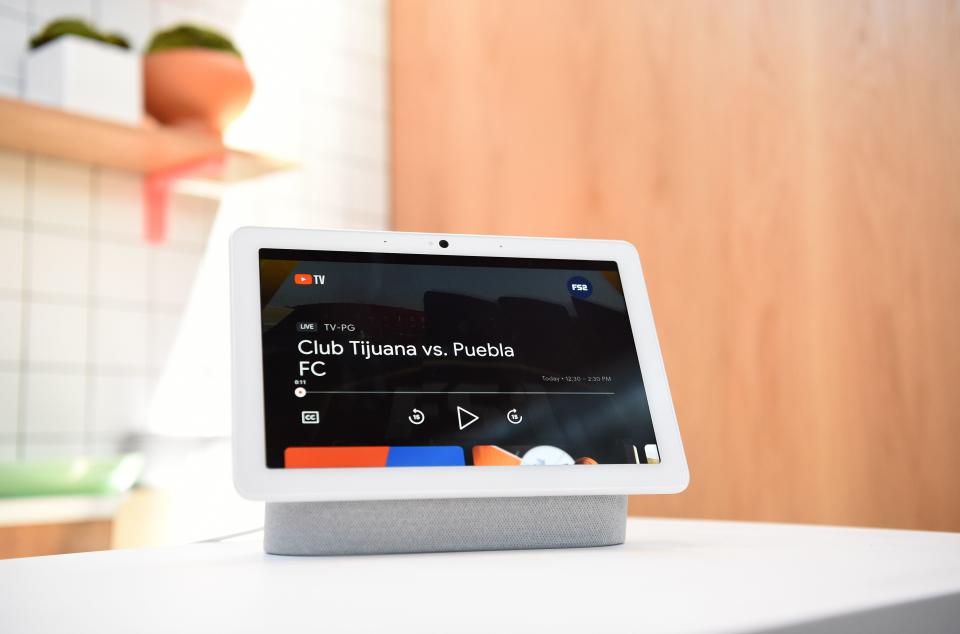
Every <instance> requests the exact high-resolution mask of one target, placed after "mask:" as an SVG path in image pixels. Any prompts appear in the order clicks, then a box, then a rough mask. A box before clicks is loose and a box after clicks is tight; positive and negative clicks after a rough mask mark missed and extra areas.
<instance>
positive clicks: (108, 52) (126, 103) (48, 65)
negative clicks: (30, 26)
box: [25, 35, 143, 125]
mask: <svg viewBox="0 0 960 634" xmlns="http://www.w3.org/2000/svg"><path fill="white" fill-rule="evenodd" d="M141 69H142V64H141V59H140V55H139V54H137V53H136V52H134V51H131V50H126V49H122V48H118V47H116V46H110V45H108V44H103V43H101V42H97V41H94V40H90V39H87V38H82V37H74V36H72V35H67V36H63V37H59V38H57V39H56V40H54V41H52V42H49V43H47V44H44V45H43V46H41V47H40V48H38V49H36V50H32V51H30V52H29V53H28V54H27V57H26V63H25V75H26V99H27V100H28V101H33V102H35V103H40V104H43V105H46V106H53V107H55V108H62V109H64V110H70V111H72V112H77V113H80V114H85V115H90V116H93V117H99V118H101V119H110V120H113V121H118V122H122V123H129V124H132V125H139V124H140V121H141V119H142V116H143V82H142V81H141V75H142V70H141Z"/></svg>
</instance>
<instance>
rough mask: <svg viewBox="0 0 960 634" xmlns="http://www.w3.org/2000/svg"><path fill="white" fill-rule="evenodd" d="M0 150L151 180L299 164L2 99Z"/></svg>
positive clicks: (230, 178)
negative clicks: (177, 174) (179, 173)
mask: <svg viewBox="0 0 960 634" xmlns="http://www.w3.org/2000/svg"><path fill="white" fill-rule="evenodd" d="M0 122H2V123H0V147H6V148H11V149H15V150H22V151H24V152H32V153H35V154H40V155H43V156H50V157H55V158H62V159H67V160H72V161H81V162H84V163H91V164H93V165H102V166H105V167H113V168H117V169H122V170H127V171H132V172H139V173H142V174H146V175H153V174H164V173H172V172H177V171H179V170H184V169H189V168H191V167H192V166H203V165H204V164H209V165H216V166H217V167H215V168H202V169H200V170H199V172H200V173H199V174H197V173H193V174H191V178H196V177H197V176H200V177H201V178H204V179H211V180H217V181H222V182H228V183H229V182H235V181H239V180H244V179H248V178H255V177H257V176H262V175H264V174H268V173H270V172H275V171H278V170H284V169H290V168H291V167H294V163H292V162H290V161H284V160H281V159H277V158H273V157H269V156H263V155H260V154H254V153H251V152H244V151H240V150H234V149H231V148H229V147H227V146H225V145H224V144H223V143H222V142H221V141H220V139H218V138H216V137H213V136H210V135H205V134H202V133H198V132H193V131H189V130H180V129H173V128H169V127H164V126H144V127H134V126H129V125H124V124H122V123H114V122H112V121H105V120H102V119H96V118H93V117H88V116H84V115H79V114H74V113H72V112H67V111H64V110H58V109H55V108H47V107H44V106H38V105H36V104H32V103H28V102H25V101H20V100H16V99H6V98H2V97H0Z"/></svg>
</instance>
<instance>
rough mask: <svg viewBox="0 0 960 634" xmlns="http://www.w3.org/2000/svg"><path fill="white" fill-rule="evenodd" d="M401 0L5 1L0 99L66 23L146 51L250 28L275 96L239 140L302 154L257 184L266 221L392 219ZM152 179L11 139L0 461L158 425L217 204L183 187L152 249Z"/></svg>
mask: <svg viewBox="0 0 960 634" xmlns="http://www.w3.org/2000/svg"><path fill="white" fill-rule="evenodd" d="M385 2H386V0H326V1H324V0H318V1H310V0H302V1H295V0H288V1H285V2H273V1H271V0H247V1H243V0H237V1H231V0H0V95H6V96H12V97H17V96H19V95H21V94H22V84H23V82H22V76H21V67H22V58H23V54H24V51H25V48H26V41H27V39H28V38H29V36H30V35H31V34H32V33H33V32H35V31H36V30H38V29H39V28H40V27H41V26H42V25H43V24H44V23H45V22H46V21H47V20H49V19H51V18H54V17H60V16H79V17H84V18H87V19H90V20H92V21H93V22H94V23H96V24H98V25H99V26H101V27H103V28H107V29H112V30H117V31H120V32H122V33H124V34H125V35H127V36H128V37H129V39H130V40H131V41H132V43H133V44H134V46H135V47H137V48H139V47H141V46H142V45H143V44H144V43H145V41H146V40H147V38H148V37H149V35H150V33H151V32H152V31H153V30H155V29H157V28H161V27H166V26H170V25H172V24H175V23H178V22H182V21H192V22H198V23H201V24H207V25H211V26H214V27H216V28H219V29H221V30H223V31H226V32H227V33H230V34H232V35H233V36H234V37H235V39H236V40H237V42H238V45H239V46H240V47H241V49H242V50H243V51H244V53H245V59H246V60H247V63H248V65H249V67H250V68H251V72H253V74H254V80H255V83H256V85H257V90H258V91H259V92H258V93H257V95H256V96H255V99H254V102H253V103H252V104H251V108H250V112H249V113H248V114H249V117H248V120H246V121H242V122H240V123H239V124H238V126H237V131H236V132H237V139H239V140H240V141H241V142H247V141H249V143H253V144H256V145H258V146H262V147H266V148H267V149H269V150H272V151H274V152H279V153H288V154H292V155H294V156H295V157H298V158H299V159H300V160H301V162H302V167H301V168H300V169H299V170H295V171H293V172H290V173H286V174H279V175H276V176H272V177H268V178H266V179H264V180H263V181H262V182H260V183H257V184H254V185H253V186H251V185H245V186H244V187H245V188H246V189H245V190H244V196H243V198H244V199H245V200H246V201H248V203H249V204H250V205H252V206H254V207H255V209H256V210H257V211H258V212H259V211H260V210H262V218H261V217H259V216H256V215H254V217H255V218H256V219H257V221H258V222H259V224H264V225H269V224H272V222H271V218H272V216H273V214H272V211H273V209H275V208H277V207H281V208H283V209H285V210H286V212H287V213H286V214H285V215H284V216H283V218H284V219H285V220H284V222H285V223H287V224H291V223H293V224H297V225H302V226H313V227H354V228H383V227H384V226H385V225H386V222H387V208H388V181H387V155H388V149H387V141H386V139H387V98H386V63H387V60H386V40H385V37H386V36H385V26H386V23H385V21H386V6H385ZM0 125H3V122H2V121H0ZM228 138H230V137H228ZM140 186H141V180H140V177H139V176H137V175H135V174H129V173H125V172H121V171H116V170H109V169H104V168H98V167H94V166H90V165H86V164H81V163H72V162H67V161H62V160H58V159H50V158H45V157H40V156H33V155H28V154H23V153H18V152H12V151H7V150H3V149H0V461H3V460H10V459H24V458H42V457H54V456H63V455H75V454H79V453H107V452H112V451H115V450H116V448H117V447H118V446H119V445H120V443H121V442H122V440H123V439H124V438H125V437H126V436H127V435H128V434H130V433H135V432H138V431H141V430H143V429H144V425H145V420H146V416H147V415H146V410H147V406H148V403H149V402H150V398H151V395H152V393H153V390H154V387H155V386H156V384H157V381H158V379H159V378H160V377H161V375H162V374H163V371H164V367H165V362H166V361H167V359H168V355H169V353H170V350H171V347H172V345H173V342H174V340H175V338H176V333H177V331H178V329H179V328H180V327H181V326H182V324H181V318H182V317H183V315H184V312H185V308H186V306H187V303H188V301H190V299H189V298H190V297H191V287H192V285H193V283H194V280H195V278H196V276H197V272H198V267H200V266H201V263H202V262H203V257H204V253H205V250H206V249H207V242H208V238H209V236H210V232H211V227H212V226H213V224H214V220H215V216H216V213H217V203H216V202H214V201H211V200H205V199H199V198H192V197H187V196H175V197H174V199H173V203H172V205H171V209H170V217H169V232H168V234H169V235H168V240H167V241H165V242H164V243H163V244H161V245H158V246H148V245H146V244H145V243H144V242H143V241H142V239H141V223H142V217H141V213H142V209H141V190H140ZM291 209H292V210H294V213H292V214H291V213H290V210H291ZM188 314H189V311H188Z"/></svg>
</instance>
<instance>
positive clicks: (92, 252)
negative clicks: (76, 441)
mask: <svg viewBox="0 0 960 634" xmlns="http://www.w3.org/2000/svg"><path fill="white" fill-rule="evenodd" d="M101 184H102V179H101V172H100V168H99V167H98V166H96V165H94V166H92V167H91V168H90V194H89V199H88V202H89V203H90V209H89V213H90V216H89V224H88V225H87V240H88V242H89V248H88V249H87V300H86V303H85V312H86V316H87V323H86V327H87V337H86V339H87V340H86V355H85V356H86V367H87V368H90V367H92V366H93V363H94V355H95V354H96V329H97V328H96V320H95V317H96V313H97V308H98V306H99V303H98V301H97V291H98V290H99V285H98V284H97V275H96V273H97V255H98V253H99V242H98V240H97V236H98V234H99V225H100V223H99V218H100V193H101V192H100V188H101ZM83 377H84V396H85V397H86V399H85V402H84V404H83V424H82V425H81V430H82V434H83V449H84V451H85V452H86V453H87V454H89V453H91V450H92V448H93V435H94V429H93V427H94V420H93V413H94V400H95V399H96V396H97V386H96V383H97V382H96V381H95V380H94V377H93V374H92V373H91V372H89V371H85V372H84V373H83Z"/></svg>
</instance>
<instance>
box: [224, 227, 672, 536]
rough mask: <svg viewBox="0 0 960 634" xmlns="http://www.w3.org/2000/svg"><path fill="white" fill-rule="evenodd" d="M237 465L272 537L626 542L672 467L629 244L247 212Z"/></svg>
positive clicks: (238, 265)
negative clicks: (298, 220) (291, 219)
mask: <svg viewBox="0 0 960 634" xmlns="http://www.w3.org/2000/svg"><path fill="white" fill-rule="evenodd" d="M230 259H231V295H232V314H233V419H234V436H233V437H234V481H235V483H236V486H237V489H238V490H239V491H240V493H241V494H242V495H244V496H245V497H248V498H252V499H258V500H265V501H266V502H267V505H266V525H265V535H264V547H265V549H266V550H267V552H270V553H276V554H288V555H318V554H348V553H388V552H424V551H439V550H487V549H508V548H557V547H573V546H599V545H609V544H619V543H622V542H623V539H624V531H625V526H626V495H627V494H630V493H674V492H679V491H682V490H683V489H684V488H685V487H686V485H687V480H688V474H687V464H686V460H685V458H684V454H683V446H682V444H681V442H680V433H679V430H678V428H677V421H676V416H675V414H674V411H673V403H672V401H671V399H670V390H669V388H668V386H667V377H666V375H665V373H664V368H663V360H662V358H661V356H660V347H659V345H658V343H657V335H656V331H655V330H654V325H653V316H652V315H651V312H650V303H649V301H648V299H647V291H646V288H645V286H644V282H643V273H642V272H641V269H640V260H639V258H638V257H637V252H636V250H635V249H634V248H633V246H632V245H630V244H629V243H626V242H614V241H602V240H557V239H543V238H506V237H495V236H463V235H436V234H416V233H380V232H348V231H309V230H294V229H259V228H243V229H240V230H238V231H237V232H236V233H234V235H233V237H232V239H231V255H230Z"/></svg>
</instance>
